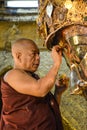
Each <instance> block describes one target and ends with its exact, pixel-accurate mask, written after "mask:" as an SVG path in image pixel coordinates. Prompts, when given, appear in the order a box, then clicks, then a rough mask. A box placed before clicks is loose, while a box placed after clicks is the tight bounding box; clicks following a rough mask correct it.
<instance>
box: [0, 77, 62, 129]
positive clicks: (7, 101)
mask: <svg viewBox="0 0 87 130" xmlns="http://www.w3.org/2000/svg"><path fill="white" fill-rule="evenodd" d="M1 92H2V101H3V108H2V114H1V129H0V130H63V127H62V122H61V116H60V112H59V107H58V104H57V103H56V100H55V98H54V96H53V95H52V94H51V93H48V94H47V95H46V96H45V97H34V96H30V95H25V94H21V93H18V92H17V91H15V90H14V89H13V88H12V87H11V86H10V85H9V84H7V83H6V82H5V81H4V80H2V84H1Z"/></svg>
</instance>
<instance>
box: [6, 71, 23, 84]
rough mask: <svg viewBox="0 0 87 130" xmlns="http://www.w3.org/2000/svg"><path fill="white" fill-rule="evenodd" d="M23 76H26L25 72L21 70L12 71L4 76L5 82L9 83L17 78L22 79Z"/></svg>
mask: <svg viewBox="0 0 87 130" xmlns="http://www.w3.org/2000/svg"><path fill="white" fill-rule="evenodd" d="M22 75H25V72H24V71H21V70H19V69H11V70H9V71H8V72H7V73H6V74H5V75H4V80H5V81H6V82H9V81H11V80H14V79H15V78H18V77H21V76H22Z"/></svg>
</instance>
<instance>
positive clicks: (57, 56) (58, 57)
mask: <svg viewBox="0 0 87 130" xmlns="http://www.w3.org/2000/svg"><path fill="white" fill-rule="evenodd" d="M51 55H52V59H53V61H54V64H56V65H57V66H59V67H60V65H61V63H62V52H61V50H60V47H59V46H58V45H55V46H53V48H52V52H51Z"/></svg>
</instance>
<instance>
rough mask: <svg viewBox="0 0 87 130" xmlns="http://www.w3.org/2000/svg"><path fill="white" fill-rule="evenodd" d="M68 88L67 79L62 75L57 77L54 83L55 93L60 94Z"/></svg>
mask: <svg viewBox="0 0 87 130" xmlns="http://www.w3.org/2000/svg"><path fill="white" fill-rule="evenodd" d="M68 86H69V78H68V77H67V76H66V75H65V74H63V75H61V76H59V77H58V79H57V80H56V83H55V93H56V94H60V95H61V94H62V93H63V92H64V91H65V90H66V89H67V88H68Z"/></svg>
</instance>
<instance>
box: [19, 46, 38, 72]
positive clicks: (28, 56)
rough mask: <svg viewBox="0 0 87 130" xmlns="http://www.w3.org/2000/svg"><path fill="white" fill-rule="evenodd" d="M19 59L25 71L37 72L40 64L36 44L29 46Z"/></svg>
mask: <svg viewBox="0 0 87 130" xmlns="http://www.w3.org/2000/svg"><path fill="white" fill-rule="evenodd" d="M18 58H19V62H20V66H21V68H22V69H23V70H26V71H30V72H35V71H36V70H37V68H38V66H39V63H40V56H39V49H38V48H37V46H36V45H34V44H31V45H27V46H26V47H25V48H24V49H23V50H22V51H21V53H20V54H19V57H18Z"/></svg>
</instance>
